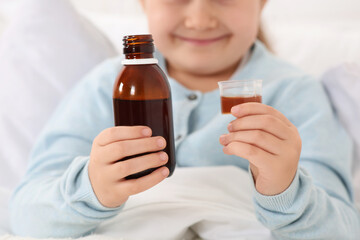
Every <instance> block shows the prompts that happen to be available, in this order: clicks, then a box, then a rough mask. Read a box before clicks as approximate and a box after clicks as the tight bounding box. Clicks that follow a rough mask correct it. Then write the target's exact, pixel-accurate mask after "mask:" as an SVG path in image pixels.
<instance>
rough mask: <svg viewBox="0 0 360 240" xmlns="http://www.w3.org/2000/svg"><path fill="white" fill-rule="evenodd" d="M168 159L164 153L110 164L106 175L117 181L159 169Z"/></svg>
mask: <svg viewBox="0 0 360 240" xmlns="http://www.w3.org/2000/svg"><path fill="white" fill-rule="evenodd" d="M168 159H169V157H168V155H167V154H166V153H165V152H157V153H150V154H147V155H143V156H140V157H136V158H131V159H129V160H126V161H120V162H117V163H115V164H112V165H110V166H109V167H108V168H109V170H108V173H109V176H112V177H113V178H114V179H113V180H114V181H119V180H121V179H123V178H125V177H127V176H130V175H132V174H135V173H139V172H142V171H145V170H148V169H152V168H158V167H161V166H163V165H165V164H166V163H167V162H168Z"/></svg>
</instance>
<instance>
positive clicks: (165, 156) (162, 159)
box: [160, 152, 167, 162]
mask: <svg viewBox="0 0 360 240" xmlns="http://www.w3.org/2000/svg"><path fill="white" fill-rule="evenodd" d="M160 160H161V161H163V162H165V161H166V160H167V154H166V153H164V152H161V153H160Z"/></svg>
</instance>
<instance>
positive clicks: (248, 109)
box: [231, 103, 293, 127]
mask: <svg viewBox="0 0 360 240" xmlns="http://www.w3.org/2000/svg"><path fill="white" fill-rule="evenodd" d="M231 114H232V115H234V116H235V117H237V118H242V117H245V116H249V115H272V116H274V117H276V118H278V119H280V120H281V121H282V122H284V123H285V124H286V125H287V126H289V127H290V126H293V124H292V123H291V122H290V121H289V119H287V118H286V117H285V116H284V115H283V114H282V113H281V112H280V111H278V110H276V109H275V108H273V107H270V106H267V105H265V104H261V103H244V104H240V105H236V106H234V107H233V108H232V109H231Z"/></svg>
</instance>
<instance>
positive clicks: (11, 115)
mask: <svg viewBox="0 0 360 240" xmlns="http://www.w3.org/2000/svg"><path fill="white" fill-rule="evenodd" d="M116 54H117V52H116V50H115V48H114V47H113V46H112V44H111V43H110V42H109V41H108V40H107V38H105V37H104V36H103V35H102V33H100V32H99V31H98V30H97V29H96V28H95V27H94V26H93V25H92V24H90V23H89V22H87V21H86V20H85V19H84V18H82V17H81V16H80V15H79V14H78V13H77V12H76V11H75V9H74V8H73V6H72V5H71V4H70V3H69V1H68V0H28V1H24V2H23V3H22V5H21V9H19V12H18V14H17V17H15V18H14V19H13V20H12V22H11V24H10V25H9V27H8V28H7V29H6V30H5V32H4V34H3V36H2V41H1V45H0V86H1V88H0V132H1V134H0V162H1V168H0V186H2V187H7V188H9V189H12V188H13V187H14V186H15V185H16V184H17V183H18V182H19V179H20V178H21V177H22V176H23V175H24V173H25V171H26V166H27V158H28V154H29V151H30V149H31V147H32V145H33V143H34V141H35V139H36V137H37V135H38V133H39V131H40V130H41V128H42V127H43V125H44V124H45V122H46V121H47V119H48V118H49V116H50V114H51V113H52V112H53V110H54V108H56V106H57V104H58V103H59V101H60V100H61V98H62V97H63V96H64V94H65V93H66V92H67V91H68V90H69V89H70V88H71V87H72V86H73V85H74V84H75V83H76V82H77V81H78V80H80V79H81V78H82V77H83V75H84V74H85V73H87V72H88V71H90V70H91V69H92V68H93V67H94V66H95V65H97V64H98V63H100V62H102V61H103V60H105V59H106V58H109V57H113V56H115V55H116Z"/></svg>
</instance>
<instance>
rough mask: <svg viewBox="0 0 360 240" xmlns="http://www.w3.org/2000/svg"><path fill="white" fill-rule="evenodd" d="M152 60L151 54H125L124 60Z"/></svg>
mask: <svg viewBox="0 0 360 240" xmlns="http://www.w3.org/2000/svg"><path fill="white" fill-rule="evenodd" d="M146 58H154V54H153V53H126V54H125V59H146Z"/></svg>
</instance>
